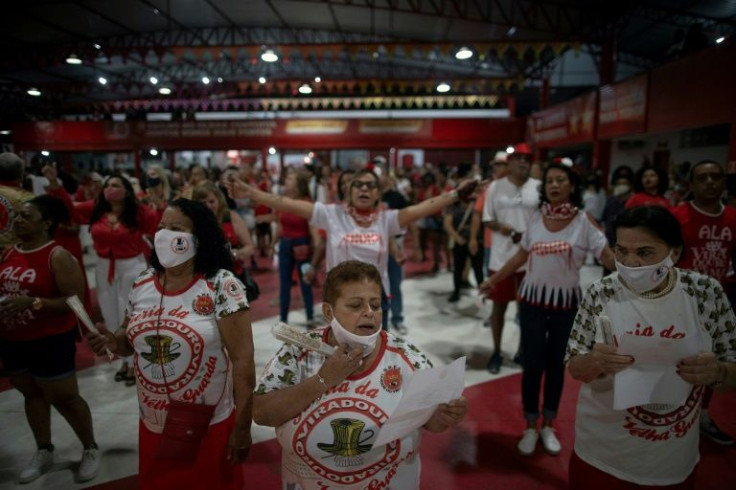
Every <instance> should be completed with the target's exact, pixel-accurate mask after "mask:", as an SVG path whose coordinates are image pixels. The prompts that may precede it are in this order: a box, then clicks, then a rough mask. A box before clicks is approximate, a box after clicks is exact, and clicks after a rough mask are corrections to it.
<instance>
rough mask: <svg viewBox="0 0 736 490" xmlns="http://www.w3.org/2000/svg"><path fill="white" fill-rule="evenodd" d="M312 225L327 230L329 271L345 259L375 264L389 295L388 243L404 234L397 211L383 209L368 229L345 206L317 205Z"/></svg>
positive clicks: (319, 203)
mask: <svg viewBox="0 0 736 490" xmlns="http://www.w3.org/2000/svg"><path fill="white" fill-rule="evenodd" d="M310 224H311V225H313V226H316V227H317V228H322V229H324V230H327V247H326V248H327V257H326V262H327V270H328V271H329V270H330V269H332V268H333V267H335V266H336V265H337V264H340V263H342V262H345V261H346V260H360V261H362V262H368V263H369V264H373V265H375V266H376V268H377V269H378V272H380V273H381V282H382V283H383V290H384V291H385V292H386V294H389V293H388V292H389V291H391V288H390V287H389V283H388V254H389V250H388V241H389V238H390V237H392V236H395V235H398V234H399V233H401V227H400V226H399V210H398V209H381V210H379V211H378V214H377V218H376V220H375V221H374V222H373V223H372V224H371V225H370V226H368V227H367V228H363V227H361V226H358V225H357V224H356V223H355V220H354V219H353V217H352V216H350V214H348V212H347V210H346V209H345V206H343V205H342V204H322V203H321V202H316V203H314V212H313V213H312V219H311V220H310Z"/></svg>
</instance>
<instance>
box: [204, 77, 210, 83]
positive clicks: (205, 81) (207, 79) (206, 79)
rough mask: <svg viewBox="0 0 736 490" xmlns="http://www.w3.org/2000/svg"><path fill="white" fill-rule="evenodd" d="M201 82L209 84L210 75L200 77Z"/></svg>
mask: <svg viewBox="0 0 736 490" xmlns="http://www.w3.org/2000/svg"><path fill="white" fill-rule="evenodd" d="M202 83H204V84H205V85H209V84H210V77H208V76H203V77H202Z"/></svg>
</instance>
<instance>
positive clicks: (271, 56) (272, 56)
mask: <svg viewBox="0 0 736 490" xmlns="http://www.w3.org/2000/svg"><path fill="white" fill-rule="evenodd" d="M261 59H262V60H263V61H265V62H266V63H275V62H276V61H278V60H279V55H277V54H276V53H275V52H274V51H273V49H267V50H265V51H264V52H263V53H261Z"/></svg>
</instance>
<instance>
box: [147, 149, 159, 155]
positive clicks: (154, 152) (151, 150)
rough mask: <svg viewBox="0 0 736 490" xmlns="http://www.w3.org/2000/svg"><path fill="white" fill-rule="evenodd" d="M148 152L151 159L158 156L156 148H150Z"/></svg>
mask: <svg viewBox="0 0 736 490" xmlns="http://www.w3.org/2000/svg"><path fill="white" fill-rule="evenodd" d="M148 152H149V153H150V154H151V156H152V157H155V156H158V150H157V149H156V148H151V149H150V150H149V151H148Z"/></svg>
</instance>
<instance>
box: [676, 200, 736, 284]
mask: <svg viewBox="0 0 736 490" xmlns="http://www.w3.org/2000/svg"><path fill="white" fill-rule="evenodd" d="M671 211H672V214H673V215H674V216H675V218H677V221H679V222H680V226H681V227H682V237H683V238H684V240H685V250H684V252H683V254H682V257H681V258H680V261H679V262H678V264H677V265H678V267H681V268H683V269H692V270H694V271H697V272H700V273H702V274H706V275H709V276H711V277H713V278H715V279H717V280H718V281H720V282H723V281H724V279H725V278H726V273H727V272H728V265H729V262H730V260H731V256H732V254H733V252H734V249H735V248H736V237H734V233H736V209H733V208H731V207H729V206H724V207H723V210H722V211H721V213H720V214H718V215H713V214H708V213H705V212H703V211H700V210H699V209H697V208H696V207H695V206H693V205H692V203H690V202H685V203H682V204H680V205H679V206H677V207H676V208H674V209H672V210H671Z"/></svg>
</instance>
